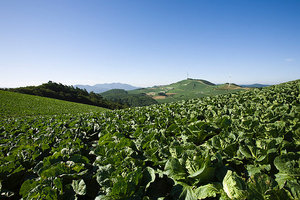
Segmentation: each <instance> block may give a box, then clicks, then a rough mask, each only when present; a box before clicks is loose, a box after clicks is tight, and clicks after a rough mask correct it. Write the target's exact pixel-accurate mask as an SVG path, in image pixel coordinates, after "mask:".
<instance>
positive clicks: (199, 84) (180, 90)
mask: <svg viewBox="0 0 300 200" xmlns="http://www.w3.org/2000/svg"><path fill="white" fill-rule="evenodd" d="M241 90H245V88H242V87H240V86H238V85H234V84H230V85H229V84H222V85H215V84H213V83H211V82H209V81H206V80H201V79H186V80H182V81H179V82H177V83H172V84H170V85H163V86H155V87H150V88H141V89H137V90H132V91H129V94H140V93H144V94H147V95H148V96H150V97H152V98H153V99H155V100H157V101H158V102H159V103H165V102H175V101H179V100H188V99H193V98H199V97H206V96H213V95H218V94H227V93H232V92H237V91H241Z"/></svg>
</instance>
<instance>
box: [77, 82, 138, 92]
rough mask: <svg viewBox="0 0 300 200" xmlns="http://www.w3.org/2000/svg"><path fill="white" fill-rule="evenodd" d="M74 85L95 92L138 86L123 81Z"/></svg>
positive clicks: (133, 88)
mask: <svg viewBox="0 0 300 200" xmlns="http://www.w3.org/2000/svg"><path fill="white" fill-rule="evenodd" d="M74 87H78V88H80V89H85V90H86V91H88V92H95V93H102V92H106V91H108V90H113V89H122V90H135V89H138V87H135V86H132V85H129V84H124V83H103V84H96V85H74Z"/></svg>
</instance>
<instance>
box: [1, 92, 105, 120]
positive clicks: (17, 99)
mask: <svg viewBox="0 0 300 200" xmlns="http://www.w3.org/2000/svg"><path fill="white" fill-rule="evenodd" d="M105 110H107V109H105V108H100V107H97V106H90V105H85V104H79V103H73V102H67V101H62V100H57V99H51V98H45V97H38V96H33V95H27V94H20V93H15V92H8V91H2V90H0V117H1V118H7V117H23V116H35V115H57V114H77V113H89V112H102V111H105Z"/></svg>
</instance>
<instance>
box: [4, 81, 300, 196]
mask: <svg viewBox="0 0 300 200" xmlns="http://www.w3.org/2000/svg"><path fill="white" fill-rule="evenodd" d="M299 89H300V81H299V80H298V81H293V82H289V83H285V84H281V85H277V86H272V87H268V88H264V89H254V90H249V91H245V92H241V93H236V94H227V95H220V96H215V97H207V98H202V99H194V100H188V101H181V102H177V103H171V104H162V105H153V106H149V107H140V108H131V109H125V110H117V111H109V112H105V113H91V114H84V115H61V116H53V117H28V118H22V119H21V118H15V119H2V120H1V121H0V149H1V151H0V158H1V159H0V193H1V196H0V198H3V199H5V198H7V199H9V198H13V199H18V198H22V199H24V200H25V199H97V200H102V199H136V200H140V199H141V200H148V199H158V200H162V199H166V200H172V199H185V200H197V199H223V200H226V199H300V114H299V113H300V112H299V111H300V94H299Z"/></svg>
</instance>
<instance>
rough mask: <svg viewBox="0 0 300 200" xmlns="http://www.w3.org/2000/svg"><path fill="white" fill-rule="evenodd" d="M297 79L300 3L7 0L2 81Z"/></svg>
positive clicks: (0, 10)
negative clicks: (187, 78) (189, 78)
mask: <svg viewBox="0 0 300 200" xmlns="http://www.w3.org/2000/svg"><path fill="white" fill-rule="evenodd" d="M187 73H188V74H189V77H191V78H200V79H206V80H209V81H211V82H214V83H224V82H228V81H230V82H234V83H237V84H248V83H257V82H259V83H267V84H274V83H280V82H285V81H289V80H295V79H299V78H300V0H26V1H24V0H18V1H16V0H0V87H18V86H26V85H39V84H41V83H45V82H48V81H49V80H52V81H55V82H60V83H63V84H67V85H71V84H97V83H111V82H121V83H128V84H132V85H135V86H153V85H159V84H169V83H172V82H177V81H179V80H182V79H185V78H186V77H187Z"/></svg>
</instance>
